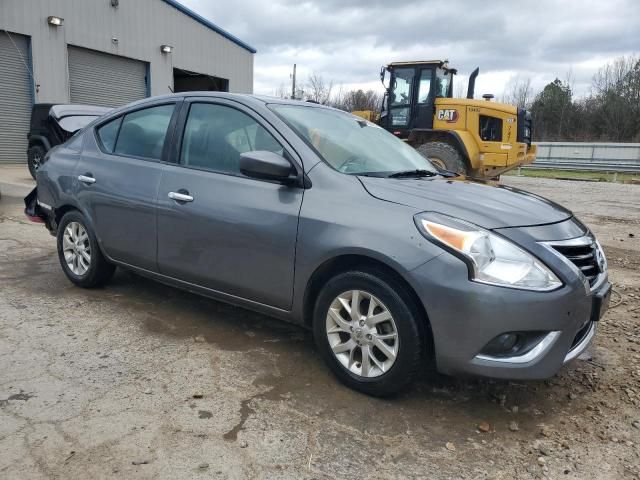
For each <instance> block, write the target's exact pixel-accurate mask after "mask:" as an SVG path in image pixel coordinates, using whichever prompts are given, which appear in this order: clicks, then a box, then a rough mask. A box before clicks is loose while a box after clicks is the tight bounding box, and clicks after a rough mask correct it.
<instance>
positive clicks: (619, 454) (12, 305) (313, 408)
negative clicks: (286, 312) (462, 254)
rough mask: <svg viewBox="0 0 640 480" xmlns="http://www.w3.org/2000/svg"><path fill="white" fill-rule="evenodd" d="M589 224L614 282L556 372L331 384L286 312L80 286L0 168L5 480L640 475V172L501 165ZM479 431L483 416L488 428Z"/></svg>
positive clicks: (0, 393)
mask: <svg viewBox="0 0 640 480" xmlns="http://www.w3.org/2000/svg"><path fill="white" fill-rule="evenodd" d="M505 182H506V183H508V184H509V185H512V186H517V187H521V188H525V189H528V190H530V191H532V192H535V193H538V194H540V195H543V196H548V197H550V198H552V199H554V200H558V201H560V202H561V203H563V204H565V205H567V206H569V207H570V208H572V209H573V210H574V211H575V212H576V214H578V215H579V216H580V217H581V218H582V219H583V220H584V221H585V222H586V223H587V224H588V225H590V226H591V227H592V228H593V230H594V231H595V232H596V233H597V234H598V236H599V238H600V239H601V241H602V243H603V244H604V248H605V250H606V253H607V255H608V258H609V263H610V276H611V280H612V281H613V283H614V285H615V289H616V293H614V296H613V298H612V306H613V308H612V309H611V310H610V311H609V313H608V314H607V315H606V316H605V318H604V320H603V322H602V324H601V326H600V329H599V333H598V335H597V337H596V341H595V344H594V346H593V347H592V348H591V351H590V353H591V355H592V357H591V359H583V360H579V361H576V362H575V363H573V364H572V365H570V366H567V367H565V368H564V369H563V370H562V371H561V373H560V374H559V375H558V376H557V377H555V378H553V379H551V380H548V381H541V382H496V381H487V380H475V379H452V378H448V377H442V376H436V375H433V374H425V376H424V380H422V381H421V382H420V383H419V384H418V385H416V387H415V388H414V389H412V390H411V391H409V392H407V393H406V394H404V395H402V396H400V397H399V398H394V399H387V400H378V399H373V398H368V397H365V396H363V395H360V394H357V393H354V392H352V391H350V390H348V389H346V388H344V387H342V386H341V385H339V384H338V383H337V382H336V381H335V380H334V379H333V378H332V377H331V375H330V374H329V373H328V371H327V369H326V368H325V367H324V365H323V364H322V363H321V361H320V359H319V358H318V356H317V355H316V354H315V353H314V350H313V348H312V341H311V338H310V336H309V334H308V333H307V332H306V331H304V330H302V329H300V328H297V327H294V326H290V325H287V324H284V323H280V322H278V321H275V320H271V319H269V318H266V317H263V316H260V315H257V314H254V313H251V312H248V311H245V310H242V309H238V308H235V307H230V306H227V305H224V304H221V303H217V302H214V301H211V300H207V299H203V298H200V297H197V296H194V295H191V294H188V293H184V292H181V291H178V290H175V289H171V288H168V287H165V286H162V285H159V284H156V283H153V282H151V281H148V280H145V279H142V278H140V277H137V276H135V275H132V274H130V273H127V272H124V271H119V273H117V275H116V277H115V279H114V281H113V283H112V284H110V285H109V286H108V287H107V288H105V289H102V290H95V291H87V290H82V289H79V288H75V287H72V286H71V284H70V283H69V282H68V281H67V280H66V279H65V277H64V276H63V273H62V271H61V269H60V267H59V265H58V261H57V258H56V255H55V242H54V239H53V237H51V236H49V234H48V233H47V232H46V231H45V229H44V228H43V227H41V226H38V225H35V224H31V223H28V222H27V221H26V220H25V219H23V217H22V214H21V204H20V202H21V198H22V196H23V195H25V194H26V193H27V192H28V189H29V186H30V184H31V181H30V179H29V178H28V174H27V171H26V168H22V167H21V168H17V169H16V168H6V167H5V168H2V169H0V190H1V191H2V194H3V196H2V199H1V200H0V477H2V478H7V479H9V478H11V479H13V478H21V479H22V478H64V479H76V478H94V479H98V478H107V477H109V478H127V479H128V478H158V477H162V478H171V479H179V478H234V479H235V478H237V479H241V478H268V479H277V478H292V479H301V478H308V479H311V478H314V479H325V478H429V479H441V478H442V479H445V478H447V479H449V478H464V479H472V478H473V479H476V478H477V479H488V478H492V479H512V478H540V477H548V478H555V479H558V478H572V479H627V478H640V327H639V323H640V319H639V317H640V268H639V267H640V186H636V185H618V184H609V183H606V184H605V183H587V182H570V181H557V180H547V179H535V178H518V177H509V178H507V179H505ZM482 430H487V431H482Z"/></svg>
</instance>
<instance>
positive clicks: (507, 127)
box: [357, 60, 536, 178]
mask: <svg viewBox="0 0 640 480" xmlns="http://www.w3.org/2000/svg"><path fill="white" fill-rule="evenodd" d="M478 72H479V69H477V68H476V69H475V70H474V71H473V73H472V74H471V76H470V77H469V85H468V89H467V98H453V76H454V75H455V74H456V73H457V71H456V69H454V68H450V67H449V65H448V63H447V61H441V60H431V61H424V62H395V63H390V64H389V65H387V66H385V67H382V69H381V71H380V79H381V80H382V83H383V85H385V88H386V93H385V95H384V100H383V106H382V111H381V113H380V120H379V122H378V123H379V124H380V126H381V127H383V128H385V129H386V130H388V131H390V132H392V133H393V134H394V135H396V136H398V137H400V138H403V139H406V140H407V141H408V142H409V144H411V145H412V146H413V147H415V148H416V149H417V150H418V151H419V152H420V153H422V154H423V155H424V156H425V157H427V158H429V159H430V160H431V161H432V162H433V163H434V164H436V165H437V166H439V167H440V168H443V169H445V170H450V171H454V172H457V173H462V174H465V175H468V176H472V177H476V178H494V177H497V176H498V175H500V174H501V173H504V172H506V171H508V170H511V169H513V168H516V167H518V166H520V165H523V164H527V163H531V162H533V161H534V160H535V158H536V146H535V145H531V123H532V122H531V114H530V113H529V112H528V111H526V110H525V109H522V108H518V107H514V106H512V105H506V104H503V103H497V102H493V101H491V99H492V98H493V95H483V98H484V100H474V99H473V94H474V88H475V80H476V77H477V76H478ZM387 73H389V77H390V79H389V83H388V85H387V84H385V79H386V75H387ZM357 113H364V112H357ZM360 116H364V115H360Z"/></svg>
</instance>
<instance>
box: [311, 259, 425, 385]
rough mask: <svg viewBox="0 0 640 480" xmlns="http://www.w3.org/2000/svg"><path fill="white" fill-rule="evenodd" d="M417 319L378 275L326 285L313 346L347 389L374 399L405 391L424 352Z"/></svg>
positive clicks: (400, 293)
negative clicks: (349, 388) (372, 396)
mask: <svg viewBox="0 0 640 480" xmlns="http://www.w3.org/2000/svg"><path fill="white" fill-rule="evenodd" d="M421 322H423V319H422V316H421V314H420V312H419V310H418V309H417V308H416V306H415V305H414V303H413V302H412V301H411V298H410V297H409V296H408V295H407V294H406V293H405V289H404V288H403V286H402V285H400V284H399V282H397V281H395V280H394V279H393V278H392V277H391V276H389V275H386V274H384V273H383V272H367V271H352V272H346V273H342V274H340V275H338V276H336V277H334V278H333V279H331V280H330V281H329V282H328V283H327V284H326V285H325V286H324V288H323V289H322V290H321V292H320V294H319V295H318V299H317V302H316V307H315V311H314V317H313V331H314V338H315V342H316V346H317V348H318V350H319V352H320V354H321V355H322V357H323V359H324V360H325V362H326V363H327V364H328V365H329V367H330V368H331V370H332V371H333V373H334V374H335V375H336V376H337V377H338V378H339V379H340V380H341V381H342V382H344V383H345V384H346V385H348V386H349V387H351V388H353V389H355V390H358V391H361V392H363V393H366V394H368V395H374V396H386V395H392V394H395V393H397V392H399V391H401V390H403V389H404V388H406V387H407V386H409V385H410V384H411V383H412V382H413V380H414V378H415V376H416V374H417V373H418V371H419V368H420V362H421V360H422V359H423V358H424V355H423V354H424V353H425V350H426V342H425V333H424V332H425V330H426V329H425V328H422V327H423V326H424V324H423V323H421Z"/></svg>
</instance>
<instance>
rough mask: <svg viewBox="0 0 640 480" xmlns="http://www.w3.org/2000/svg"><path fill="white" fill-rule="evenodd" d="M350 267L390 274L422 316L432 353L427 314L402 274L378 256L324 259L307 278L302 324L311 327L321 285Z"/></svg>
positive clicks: (402, 294)
mask: <svg viewBox="0 0 640 480" xmlns="http://www.w3.org/2000/svg"><path fill="white" fill-rule="evenodd" d="M352 270H360V271H366V272H370V273H376V272H378V273H382V274H383V275H386V276H388V277H390V278H391V279H392V280H393V281H394V282H395V283H396V284H397V285H399V286H400V287H401V291H400V292H398V293H399V294H400V295H401V296H404V297H406V298H407V299H408V300H409V301H410V302H411V306H412V307H413V308H415V309H416V311H417V313H418V314H419V315H420V316H421V317H422V319H423V322H422V323H423V326H424V327H425V330H426V333H427V338H428V342H429V343H430V349H431V352H433V339H432V338H433V336H432V333H431V324H430V323H429V316H428V314H427V311H426V309H425V307H424V305H423V303H422V302H421V301H420V298H419V297H418V294H417V293H416V290H415V289H414V288H413V286H412V285H411V283H410V282H409V281H407V280H406V278H405V277H404V276H402V275H401V274H400V273H398V271H397V270H396V269H395V268H393V267H391V266H390V265H389V264H387V263H385V262H383V261H382V260H380V259H377V258H373V257H371V256H368V255H364V254H360V253H357V254H356V253H348V254H341V255H338V256H334V257H332V258H330V259H328V260H325V261H324V262H323V263H322V264H321V265H319V266H318V267H317V268H316V269H315V270H314V272H313V274H312V275H311V277H310V278H309V280H308V281H307V286H306V289H305V292H304V298H303V319H304V320H303V321H304V324H305V325H306V326H311V322H312V321H313V309H314V307H315V303H316V299H317V298H318V295H319V293H320V290H321V289H322V286H323V285H324V284H325V283H326V282H327V281H329V280H330V279H331V278H333V277H335V276H336V275H339V274H341V273H344V272H348V271H352Z"/></svg>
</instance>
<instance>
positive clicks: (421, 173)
mask: <svg viewBox="0 0 640 480" xmlns="http://www.w3.org/2000/svg"><path fill="white" fill-rule="evenodd" d="M436 175H438V174H437V173H436V172H432V171H431V170H404V171H402V172H395V173H392V174H391V175H389V176H388V177H387V178H403V177H435V176H436Z"/></svg>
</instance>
